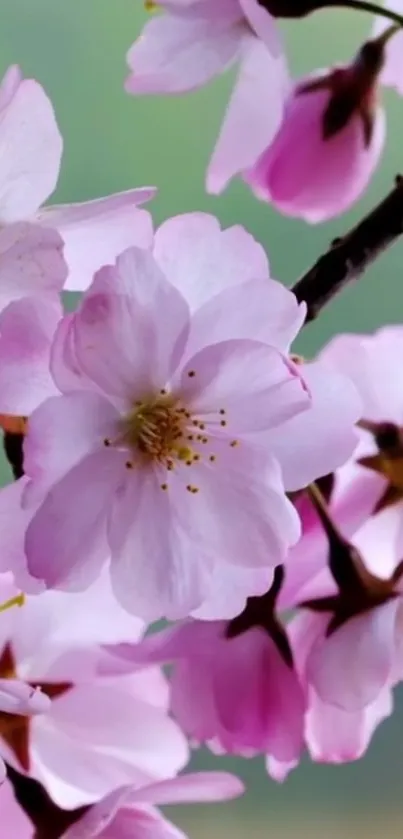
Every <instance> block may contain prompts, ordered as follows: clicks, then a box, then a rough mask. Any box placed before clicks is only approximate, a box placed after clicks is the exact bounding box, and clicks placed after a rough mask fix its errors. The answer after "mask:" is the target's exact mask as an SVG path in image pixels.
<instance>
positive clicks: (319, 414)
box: [267, 361, 362, 491]
mask: <svg viewBox="0 0 403 839" xmlns="http://www.w3.org/2000/svg"><path fill="white" fill-rule="evenodd" d="M300 370H301V375H302V376H303V378H304V381H305V382H306V384H307V387H308V388H309V391H310V393H311V396H312V402H311V405H310V407H309V409H308V410H307V411H303V412H301V413H299V414H298V415H297V416H294V417H291V418H290V419H289V420H288V421H287V422H286V424H285V426H284V425H281V426H279V427H278V428H274V429H273V431H270V433H269V435H267V442H268V445H269V446H270V451H271V452H272V453H273V455H274V456H275V457H276V458H277V459H278V461H279V463H280V464H281V469H282V472H283V476H284V484H285V487H286V489H287V490H288V491H292V490H297V489H301V488H302V487H305V486H307V485H308V484H309V483H310V482H311V481H314V480H316V479H317V478H320V477H321V476H322V475H327V474H329V473H330V472H333V471H334V470H335V469H336V468H337V467H339V466H342V465H343V464H344V463H345V462H346V460H347V459H348V458H349V457H350V455H351V454H352V453H353V451H354V449H355V448H356V446H357V443H358V435H357V431H356V428H355V423H356V422H357V421H358V420H359V419H360V417H361V416H362V405H361V400H360V398H359V395H358V393H357V391H356V389H355V387H354V386H353V385H352V383H351V381H350V380H349V379H348V378H347V377H346V376H343V375H340V374H339V373H338V372H337V371H335V370H332V369H331V368H328V367H327V365H326V364H321V362H320V361H319V362H314V363H311V364H304V365H303V366H302V367H301V368H300Z"/></svg>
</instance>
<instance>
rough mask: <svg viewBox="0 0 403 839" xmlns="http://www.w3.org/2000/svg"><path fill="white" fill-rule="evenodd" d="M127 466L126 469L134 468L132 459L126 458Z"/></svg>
mask: <svg viewBox="0 0 403 839" xmlns="http://www.w3.org/2000/svg"><path fill="white" fill-rule="evenodd" d="M125 466H126V469H133V464H132V462H131V460H126V463H125Z"/></svg>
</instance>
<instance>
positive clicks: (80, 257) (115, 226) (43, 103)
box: [0, 67, 155, 304]
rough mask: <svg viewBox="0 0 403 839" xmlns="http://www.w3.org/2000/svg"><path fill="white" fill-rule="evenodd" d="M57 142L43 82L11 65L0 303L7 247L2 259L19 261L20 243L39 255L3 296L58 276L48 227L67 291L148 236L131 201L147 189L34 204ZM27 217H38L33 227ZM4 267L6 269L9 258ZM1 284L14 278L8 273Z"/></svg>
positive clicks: (51, 184) (0, 185)
mask: <svg viewBox="0 0 403 839" xmlns="http://www.w3.org/2000/svg"><path fill="white" fill-rule="evenodd" d="M62 145H63V144H62V138H61V135H60V132H59V129H58V126H57V123H56V119H55V115H54V112H53V107H52V104H51V102H50V100H49V99H48V97H47V96H46V94H45V92H44V90H43V88H42V87H41V86H40V85H39V84H38V82H36V81H34V80H32V79H22V77H21V72H20V70H19V68H18V67H10V68H9V70H8V71H7V73H6V75H5V76H4V78H3V81H2V83H1V86H0V149H1V150H2V170H1V177H0V223H1V224H2V225H9V226H10V227H6V228H4V229H3V230H2V232H1V236H0V304H1V302H2V295H3V281H2V273H4V272H5V270H6V267H5V268H4V269H3V272H2V260H3V259H5V258H6V254H4V255H3V253H4V252H5V251H6V248H7V259H8V260H10V258H11V257H13V258H17V257H19V259H21V255H20V254H21V249H22V248H23V247H25V249H26V248H27V245H29V246H30V247H31V248H32V247H35V248H36V249H40V259H41V262H39V260H38V258H37V259H36V262H37V263H38V264H37V265H36V266H35V263H34V261H33V260H31V263H32V264H31V263H28V266H27V269H26V270H25V271H24V272H16V276H15V281H16V282H17V283H18V285H17V287H16V290H17V293H16V294H14V298H13V297H11V298H10V299H15V298H16V297H19V296H21V295H20V294H18V288H19V287H20V286H22V285H23V284H24V287H26V286H27V285H29V284H32V283H33V282H34V281H35V279H36V285H37V284H38V283H39V282H40V286H41V287H45V280H46V278H47V283H48V284H49V282H50V280H52V282H53V285H56V283H57V280H58V279H60V280H61V278H60V276H59V275H60V274H61V268H60V267H59V262H60V261H61V256H60V254H58V253H57V250H56V249H57V248H58V249H59V250H60V249H61V239H60V236H58V235H57V234H56V232H55V230H54V229H52V228H56V229H57V230H58V231H59V233H60V234H61V236H62V237H63V240H64V243H65V251H64V253H65V257H66V260H67V263H68V267H69V276H68V280H67V285H66V288H69V289H72V290H79V289H83V288H86V287H88V285H89V283H90V281H91V278H92V275H93V273H94V271H95V270H97V269H98V268H99V267H100V266H101V265H102V264H104V263H105V262H108V261H109V260H113V259H114V258H115V257H116V255H117V254H118V253H120V252H121V251H122V250H124V249H125V248H126V247H128V246H129V245H132V244H133V245H139V246H144V247H147V246H148V245H149V244H150V242H151V238H152V224H151V219H150V216H149V214H148V213H146V212H144V211H141V210H138V209H137V208H136V205H137V204H140V203H142V202H144V201H146V200H148V199H149V198H151V197H152V196H153V194H154V192H155V190H154V189H140V190H129V191H128V192H124V193H120V194H117V195H112V196H110V197H108V198H101V199H99V200H96V201H89V202H87V203H85V204H72V205H64V206H59V207H49V208H42V209H41V208H40V207H41V204H42V203H43V202H44V201H46V200H47V199H48V197H49V196H50V195H51V193H52V192H53V190H54V189H55V187H56V183H57V179H58V176H59V170H60V162H61V156H62ZM29 221H30V222H35V221H37V222H40V226H39V225H38V226H33V225H32V224H28V223H27V222H29ZM16 222H18V223H19V224H16ZM22 222H25V223H24V224H23V223H22ZM3 242H4V244H3ZM51 257H52V259H53V266H52V264H51V262H50V259H51ZM45 258H46V260H47V261H46V263H45ZM56 259H58V260H59V261H56ZM28 267H29V274H28ZM35 269H36V276H34V273H35ZM45 269H46V274H45ZM7 270H8V273H9V274H10V266H9V265H8V264H7ZM20 273H21V275H20ZM41 276H42V279H41V280H40V277H41ZM62 279H63V281H64V279H65V274H64V275H63V278H62ZM8 283H9V284H11V283H13V284H14V279H13V277H12V276H11V277H10V276H9V279H8ZM59 287H60V286H59ZM25 293H26V292H25Z"/></svg>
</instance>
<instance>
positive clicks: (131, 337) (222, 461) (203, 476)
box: [23, 249, 310, 620]
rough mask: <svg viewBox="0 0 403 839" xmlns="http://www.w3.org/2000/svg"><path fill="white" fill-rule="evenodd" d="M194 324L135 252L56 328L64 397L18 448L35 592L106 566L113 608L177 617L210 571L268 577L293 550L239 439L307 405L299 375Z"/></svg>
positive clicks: (274, 485)
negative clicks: (220, 567) (29, 511)
mask: <svg viewBox="0 0 403 839" xmlns="http://www.w3.org/2000/svg"><path fill="white" fill-rule="evenodd" d="M247 286H248V283H244V284H243V285H242V288H243V289H244V299H245V307H246V306H247V305H248V299H249V291H248V288H247ZM237 300H238V303H240V304H241V305H242V296H238V297H237ZM208 305H209V304H207V306H208ZM198 314H199V315H201V310H199V312H197V313H196V315H195V319H196V318H197V315H198ZM228 317H229V318H230V317H231V314H230V310H228ZM192 325H193V324H192V320H191V319H190V318H189V309H188V306H187V304H186V301H185V299H184V297H183V296H182V295H181V294H180V292H179V291H178V290H177V289H176V288H175V287H174V286H173V285H171V284H170V283H169V282H168V280H167V279H166V278H165V277H164V275H163V274H162V272H161V271H160V269H159V267H158V265H157V264H156V263H155V262H154V260H153V258H152V256H151V254H149V253H148V252H146V251H140V250H138V249H130V250H129V251H127V252H125V253H124V254H123V255H122V256H121V257H119V259H118V261H117V264H116V267H107V268H105V269H103V270H101V271H100V272H99V273H98V275H97V276H96V278H95V280H94V283H93V285H92V287H91V289H90V291H89V293H88V294H87V295H86V296H85V297H84V300H83V303H82V305H81V307H80V309H79V310H78V312H77V313H76V314H75V315H74V317H73V318H71V317H68V318H67V321H66V324H65V326H64V325H63V323H62V327H61V331H60V338H61V346H59V347H58V349H57V351H56V352H55V364H54V366H53V373H54V376H55V381H56V383H57V384H58V385H59V387H60V389H61V390H64V393H63V395H62V396H60V397H54V398H51V399H49V400H47V401H46V402H45V403H43V404H42V405H41V406H40V407H39V408H38V409H37V411H36V412H34V414H33V415H32V416H31V418H30V422H29V429H28V434H27V437H26V441H25V460H24V468H25V472H26V474H27V475H28V477H29V479H30V480H29V484H28V486H27V488H26V490H25V501H24V502H23V503H25V505H26V507H29V506H30V505H33V504H34V503H36V504H38V502H39V503H40V506H39V509H38V511H37V512H36V513H35V514H34V516H33V518H32V521H31V522H30V524H29V526H28V529H27V533H26V542H25V546H26V552H27V558H28V569H29V572H30V573H31V574H32V575H33V576H34V577H37V578H40V579H43V580H44V581H45V583H46V585H47V586H50V587H56V588H57V587H60V588H72V589H79V588H83V587H84V586H85V585H88V583H89V581H90V580H91V579H94V578H95V576H96V575H97V574H98V573H99V569H100V567H101V566H102V564H103V563H104V562H105V560H106V559H107V558H108V557H109V555H111V557H112V558H111V575H112V582H113V586H114V590H115V593H116V594H117V596H118V598H119V599H120V600H121V602H122V603H123V604H124V605H125V606H126V608H128V609H130V610H132V611H133V612H134V613H135V614H139V615H141V616H144V617H146V618H147V619H149V620H150V619H156V618H158V617H160V616H161V615H166V616H168V617H177V616H186V615H188V614H189V612H190V611H191V610H192V609H195V608H197V607H198V606H199V605H201V603H202V602H203V599H204V598H205V596H206V592H207V591H208V584H209V578H210V575H211V573H212V569H213V567H214V564H215V563H216V562H225V560H226V558H227V561H228V562H231V563H233V564H235V565H241V566H246V567H248V566H250V567H252V568H253V567H257V568H258V567H266V568H267V567H268V568H270V567H273V566H274V565H276V564H278V562H279V561H281V558H282V557H283V556H284V555H285V553H286V550H287V548H288V546H289V544H290V543H293V542H294V541H295V540H296V539H297V538H298V535H299V523H298V517H297V515H296V513H295V510H294V507H293V506H292V505H291V503H290V502H289V501H288V499H287V498H286V496H285V493H284V489H283V484H282V477H281V469H280V465H279V463H278V461H277V460H276V458H275V457H274V456H273V454H272V453H271V452H270V449H268V450H266V448H265V447H263V446H262V445H261V444H259V440H258V441H257V443H254V441H253V438H254V434H257V435H258V433H259V432H261V431H264V430H266V431H267V432H268V433H269V430H270V428H277V427H278V426H280V425H281V423H282V422H285V421H286V420H288V419H290V418H291V417H293V416H294V415H296V414H297V413H298V412H300V411H303V410H305V409H307V408H308V407H309V405H310V396H309V392H308V391H307V388H306V386H305V384H304V382H303V379H302V378H301V377H300V375H299V371H298V368H297V367H296V366H295V365H293V363H292V362H291V361H290V360H289V359H288V358H287V357H286V356H285V355H284V354H283V353H281V352H280V351H279V350H277V349H276V348H275V347H272V346H269V345H268V344H266V343H263V341H261V340H260V341H259V340H251V339H246V338H242V339H233V340H231V339H228V340H221V341H219V343H215V344H210V345H209V344H208V341H209V337H210V336H209V333H210V331H211V329H212V328H214V320H212V319H211V316H210V314H209V312H207V315H206V317H205V318H204V319H202V318H201V317H199V318H198V323H197V329H195V331H194V332H193V333H192ZM56 343H57V339H56ZM195 343H196V344H197V349H196V351H195ZM206 344H207V345H206ZM189 346H190V347H192V353H190V354H189V352H188V349H187V347H189ZM193 353H194V354H193ZM78 382H79V383H78ZM79 387H80V388H81V389H78V388H79ZM265 440H266V438H265ZM133 511H136V515H135V516H133Z"/></svg>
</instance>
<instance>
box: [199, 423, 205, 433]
mask: <svg viewBox="0 0 403 839" xmlns="http://www.w3.org/2000/svg"><path fill="white" fill-rule="evenodd" d="M205 427H206V426H205V425H204V422H199V428H200V429H201V430H202V431H204V429H205Z"/></svg>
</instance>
